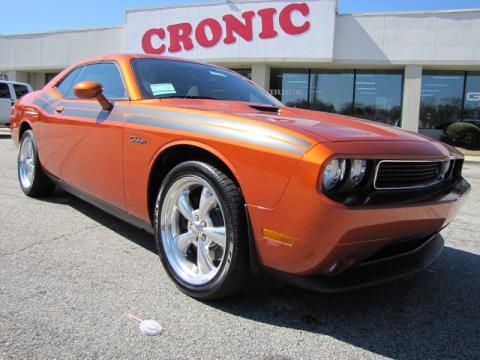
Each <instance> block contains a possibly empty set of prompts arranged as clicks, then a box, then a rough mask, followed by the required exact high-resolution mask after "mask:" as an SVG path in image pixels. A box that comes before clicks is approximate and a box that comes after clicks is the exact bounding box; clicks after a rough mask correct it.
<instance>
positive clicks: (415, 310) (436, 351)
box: [44, 190, 480, 358]
mask: <svg viewBox="0 0 480 360" xmlns="http://www.w3.org/2000/svg"><path fill="white" fill-rule="evenodd" d="M44 200H45V201H49V202H53V203H58V204H63V205H68V206H71V207H73V208H74V209H76V210H78V211H80V212H81V213H82V214H84V215H86V216H88V217H89V218H91V219H93V220H94V221H96V222H98V223H100V224H102V225H104V226H106V227H107V228H109V229H111V230H112V231H115V232H116V233H118V234H120V235H121V236H123V237H125V238H127V239H129V240H130V241H132V242H134V243H136V244H138V245H139V246H141V247H143V248H144V249H146V250H148V251H151V252H156V250H155V245H154V241H153V237H152V235H150V234H147V233H146V232H144V231H141V230H138V229H137V228H135V227H133V226H130V225H128V224H126V223H124V222H122V221H121V220H118V219H116V218H114V217H112V216H110V215H108V214H106V213H105V212H103V211H101V210H99V209H97V208H96V207H94V206H92V205H89V204H88V203H85V202H83V201H82V200H79V199H77V198H75V197H73V196H71V195H69V194H67V193H65V192H63V191H60V190H57V191H56V192H55V194H54V196H53V197H49V198H45V199H44ZM203 304H204V306H210V307H213V308H215V309H217V310H219V311H223V312H227V313H230V314H232V315H235V316H239V317H242V318H246V319H249V320H252V321H256V322H259V323H264V324H268V325H271V326H275V327H281V328H290V329H295V330H299V331H303V332H308V333H314V334H321V335H325V336H329V337H332V338H335V339H337V340H340V341H342V342H345V343H347V344H351V345H353V346H356V347H359V348H362V349H365V350H368V351H371V352H373V353H376V354H379V355H382V356H386V357H391V358H479V357H480V337H479V334H480V256H479V255H476V254H472V253H469V252H466V251H461V250H458V249H454V248H451V247H446V248H445V250H444V252H443V254H442V255H441V256H440V257H439V258H438V259H437V261H436V262H435V263H434V264H433V265H432V266H431V267H430V268H429V269H427V270H426V271H423V272H421V273H418V274H416V275H413V276H410V277H407V278H405V279H401V280H396V281H393V282H390V283H386V284H383V285H379V286H375V287H371V288H365V289H360V290H356V291H352V292H348V293H340V294H319V293H315V292H311V291H308V290H303V289H300V288H296V287H293V286H290V285H287V284H283V283H280V282H276V281H272V279H261V278H257V279H255V280H253V281H252V284H251V286H249V287H248V290H246V291H245V292H244V293H242V294H239V295H236V296H234V297H231V298H229V299H225V300H221V301H215V302H205V303H203Z"/></svg>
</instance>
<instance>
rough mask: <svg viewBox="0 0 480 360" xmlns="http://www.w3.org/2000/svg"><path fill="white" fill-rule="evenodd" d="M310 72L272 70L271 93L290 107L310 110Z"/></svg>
mask: <svg viewBox="0 0 480 360" xmlns="http://www.w3.org/2000/svg"><path fill="white" fill-rule="evenodd" d="M309 75H310V71H309V70H295V69H272V70H271V73H270V93H271V94H272V95H273V96H275V97H276V98H277V99H278V100H280V101H281V102H282V103H283V104H285V105H286V106H290V107H300V108H308V107H309V101H308V93H309V91H308V89H309Z"/></svg>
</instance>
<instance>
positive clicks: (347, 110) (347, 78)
mask: <svg viewBox="0 0 480 360" xmlns="http://www.w3.org/2000/svg"><path fill="white" fill-rule="evenodd" d="M354 77H355V76H354V72H353V70H346V71H343V70H341V71H323V70H312V71H311V74H310V104H309V107H310V109H313V110H318V111H326V112H331V113H336V114H345V115H351V114H352V106H353V81H354Z"/></svg>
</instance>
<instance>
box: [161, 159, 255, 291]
mask: <svg viewBox="0 0 480 360" xmlns="http://www.w3.org/2000/svg"><path fill="white" fill-rule="evenodd" d="M243 206H244V202H243V199H242V196H241V193H240V190H239V188H238V186H237V185H236V184H235V182H234V181H233V180H232V179H230V178H229V177H228V176H227V175H225V174H224V173H223V172H221V171H220V170H218V169H216V168H215V167H213V166H211V165H209V164H206V163H203V162H198V161H188V162H184V163H181V164H180V165H177V166H176V167H175V168H174V169H173V170H171V171H170V173H169V174H168V175H167V177H166V178H165V180H164V181H163V184H162V186H161V188H160V191H159V194H158V198H157V203H156V210H155V230H156V242H157V249H158V253H159V256H160V259H161V261H162V263H163V266H164V267H165V269H166V271H167V273H168V275H169V276H170V278H171V279H172V280H173V281H174V282H175V284H176V285H177V287H178V288H179V289H180V290H181V291H183V292H184V293H186V294H187V295H189V296H192V297H194V298H198V299H204V300H207V299H217V298H221V297H225V296H228V295H230V294H232V293H234V292H236V291H237V290H239V289H240V288H241V287H242V286H243V285H244V284H245V282H246V281H247V279H248V278H249V277H250V269H249V261H248V240H247V231H246V217H245V212H244V208H243Z"/></svg>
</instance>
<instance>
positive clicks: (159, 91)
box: [150, 83, 177, 96]
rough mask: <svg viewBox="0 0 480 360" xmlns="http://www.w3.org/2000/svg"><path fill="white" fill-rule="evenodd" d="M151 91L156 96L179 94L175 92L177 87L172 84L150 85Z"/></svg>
mask: <svg viewBox="0 0 480 360" xmlns="http://www.w3.org/2000/svg"><path fill="white" fill-rule="evenodd" d="M150 89H152V93H153V95H154V96H157V95H168V94H176V93H177V91H176V90H175V87H174V86H173V84H171V83H166V84H150Z"/></svg>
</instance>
